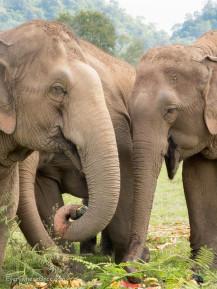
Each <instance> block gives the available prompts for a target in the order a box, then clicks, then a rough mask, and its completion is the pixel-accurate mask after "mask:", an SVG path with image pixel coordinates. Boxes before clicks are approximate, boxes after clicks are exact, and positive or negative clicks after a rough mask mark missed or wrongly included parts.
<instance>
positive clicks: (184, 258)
mask: <svg viewBox="0 0 217 289" xmlns="http://www.w3.org/2000/svg"><path fill="white" fill-rule="evenodd" d="M65 200H66V202H71V201H72V197H71V196H68V195H66V196H65ZM73 202H79V201H78V199H75V198H73ZM188 238H189V224H188V218H187V210H186V205H185V199H184V193H183V188H182V182H181V170H179V172H178V174H177V176H176V177H175V179H174V180H173V181H169V180H168V178H167V174H166V170H165V168H163V170H162V172H161V175H160V178H159V181H158V187H157V192H156V196H155V201H154V208H153V212H152V217H151V225H150V228H149V235H148V241H147V243H148V246H149V248H150V250H151V261H150V262H149V263H147V264H145V263H142V262H138V263H134V264H133V266H134V267H135V268H136V269H137V272H139V273H138V274H139V275H140V276H142V279H143V280H144V281H143V285H142V286H141V287H140V288H155V289H159V288H162V289H163V288H165V289H192V288H207V289H216V288H217V274H216V272H215V271H213V270H211V269H209V264H210V263H211V261H212V258H213V254H212V252H211V251H209V250H208V249H203V250H202V252H201V255H200V256H199V257H198V259H197V260H196V261H192V260H190V258H189V255H190V248H189V242H188ZM76 250H77V253H79V246H78V244H77V246H76ZM97 251H98V252H97V254H96V255H94V256H83V257H82V256H79V255H78V254H76V255H74V256H71V257H70V258H71V263H70V268H69V266H68V265H65V266H63V267H61V266H59V265H62V264H66V257H62V256H60V255H58V254H57V253H56V252H52V250H51V251H47V252H46V253H45V254H43V255H42V254H38V253H36V251H35V250H34V249H31V248H30V247H29V245H28V244H27V243H26V241H25V240H24V238H23V236H22V234H21V233H20V231H19V229H18V227H17V225H16V224H15V223H14V224H13V226H12V228H11V236H10V241H9V244H8V247H7V254H6V261H5V265H4V275H3V280H2V282H1V283H0V289H7V288H14V289H15V288H16V289H18V288H19V289H20V288H23V289H24V288H28V289H31V288H37V289H38V288H44V289H45V288H46V289H48V288H101V289H102V288H110V289H111V288H123V287H120V286H121V285H123V284H124V283H123V282H122V281H121V280H124V279H126V276H127V273H126V271H125V270H124V266H125V264H120V265H115V264H114V262H113V260H112V258H110V257H105V256H101V255H100V253H99V248H97ZM54 256H55V259H56V263H55V264H56V265H54V264H53V263H52V261H51V260H52V259H54ZM62 268H64V269H62ZM192 268H196V273H194V272H193V271H192ZM193 274H198V275H196V277H197V278H199V280H201V278H202V279H203V281H204V283H202V284H201V287H199V285H198V284H197V282H196V281H195V280H193V279H192V275H193ZM18 280H19V282H20V285H19V286H18V284H17V285H15V284H16V282H17V281H18ZM49 280H53V281H49ZM22 283H23V284H28V285H27V287H24V285H23V287H21V284H22ZM30 284H32V287H30ZM37 285H38V286H39V287H37ZM43 285H44V287H42V286H43ZM10 286H11V287H10ZM13 286H14V287H13ZM40 286H41V287H40ZM46 286H47V287H46Z"/></svg>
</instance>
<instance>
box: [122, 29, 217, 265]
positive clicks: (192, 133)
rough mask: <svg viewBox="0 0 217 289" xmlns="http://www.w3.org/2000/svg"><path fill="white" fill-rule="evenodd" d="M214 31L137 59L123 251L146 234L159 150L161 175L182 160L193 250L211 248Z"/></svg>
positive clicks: (132, 255) (216, 208)
mask: <svg viewBox="0 0 217 289" xmlns="http://www.w3.org/2000/svg"><path fill="white" fill-rule="evenodd" d="M216 61H217V32H208V33H206V34H205V35H204V36H202V37H201V38H199V39H198V40H197V41H196V42H195V43H193V44H192V45H191V46H182V45H180V46H178V45H177V46H176V45H172V46H168V47H162V48H155V49H151V50H150V51H148V52H147V54H145V55H144V56H143V58H142V60H141V62H140V64H139V66H138V69H137V76H136V82H135V86H134V90H133V95H132V98H131V99H130V103H129V110H130V116H131V121H132V127H133V128H132V131H133V148H134V168H135V171H134V175H135V191H134V197H135V202H134V214H133V216H134V222H133V226H132V240H131V245H130V247H129V253H128V256H127V258H128V259H132V260H133V259H136V258H137V256H139V255H140V252H141V251H142V248H143V244H144V241H145V238H146V235H147V228H148V223H149V219H150V212H151V208H152V201H153V196H154V191H155V188H156V183H157V178H158V175H159V171H160V168H161V165H162V161H163V158H164V157H166V164H167V169H168V175H169V177H170V178H172V177H173V176H174V175H175V172H176V169H177V167H178V163H179V162H180V161H181V160H184V166H183V183H184V188H185V194H186V200H187V205H188V210H189V217H190V225H191V237H190V242H191V248H192V250H193V252H194V253H196V252H197V251H198V249H199V248H201V246H203V245H207V246H208V247H211V248H213V249H214V251H215V252H216V253H217V222H216V216H217V192H216V190H217V183H216V182H217V171H216V169H217V163H216V159H217V137H216V134H217V62H216Z"/></svg>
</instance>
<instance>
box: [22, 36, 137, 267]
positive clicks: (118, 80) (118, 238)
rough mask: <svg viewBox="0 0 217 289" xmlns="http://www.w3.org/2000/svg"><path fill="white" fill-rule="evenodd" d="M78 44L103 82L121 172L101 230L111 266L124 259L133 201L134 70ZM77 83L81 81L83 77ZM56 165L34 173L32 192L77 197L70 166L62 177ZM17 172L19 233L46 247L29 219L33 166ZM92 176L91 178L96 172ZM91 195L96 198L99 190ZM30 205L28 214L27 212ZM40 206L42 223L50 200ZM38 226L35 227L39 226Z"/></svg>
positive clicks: (41, 231) (57, 197) (37, 221)
mask: <svg viewBox="0 0 217 289" xmlns="http://www.w3.org/2000/svg"><path fill="white" fill-rule="evenodd" d="M79 46H80V48H81V50H82V52H83V53H84V55H85V59H86V60H87V63H89V64H90V65H91V66H92V67H93V68H94V69H95V70H96V71H97V72H98V74H99V76H100V79H101V81H102V84H103V89H104V95H105V99H106V104H107V107H108V110H109V112H110V116H111V119H112V122H113V126H114V129H115V134H116V140H117V145H118V153H119V159H120V169H121V192H120V199H119V202H118V207H117V210H116V213H115V215H114V217H113V219H112V221H111V222H110V224H109V226H108V227H107V228H106V232H107V235H108V236H109V238H110V239H111V241H112V246H113V249H114V251H115V259H116V261H117V262H120V261H122V260H123V259H124V257H125V254H126V251H127V247H128V244H129V237H130V229H131V218H130V216H131V214H132V203H133V172H132V138H131V132H130V123H131V122H130V118H129V114H128V106H127V103H128V101H129V97H130V94H131V91H132V87H133V84H134V79H135V70H134V68H133V67H131V66H130V65H128V64H127V63H125V62H122V61H120V60H118V59H115V58H114V57H112V56H110V55H108V54H106V53H104V52H103V51H101V50H100V49H98V48H96V47H95V46H93V45H92V44H90V43H87V42H85V41H83V40H81V39H79ZM83 82H85V79H84V80H83ZM96 112H97V110H96ZM82 120H83V115H80V116H78V119H77V122H82ZM98 124H99V123H98V122H97V121H95V124H92V129H91V133H92V131H93V130H94V127H95V126H98ZM94 138H95V137H94V135H93V136H92V139H93V140H94ZM97 160H98V157H97ZM55 162H56V163H58V162H60V163H58V165H57V164H56V165H54V163H55ZM62 162H63V164H64V163H65V161H64V160H62ZM25 163H27V166H25ZM65 164H66V163H65ZM61 167H62V164H61V160H60V159H59V160H58V161H57V159H56V158H54V160H53V161H51V162H50V163H49V162H48V163H47V165H44V167H43V168H41V169H40V170H38V178H37V181H36V184H37V186H38V187H39V188H40V189H41V191H40V192H39V193H38V192H37V194H39V195H43V194H44V195H46V197H45V198H49V197H47V196H49V195H52V194H54V195H53V198H54V200H55V202H58V203H59V204H62V199H61V195H60V192H68V193H70V194H78V195H79V194H81V192H83V188H78V187H77V185H76V182H75V183H73V176H71V175H70V174H73V173H72V172H73V168H71V170H69V171H68V173H66V168H64V166H63V168H61ZM22 169H24V170H26V171H25V174H24V176H23V177H22V174H21V201H20V209H19V216H20V218H21V219H22V223H23V224H22V223H21V226H22V229H23V230H24V227H25V230H26V234H25V235H26V236H27V238H28V240H29V241H30V243H31V244H32V245H35V244H36V243H38V241H39V240H41V242H40V243H41V246H42V247H48V246H49V245H50V244H51V243H52V242H51V239H49V240H50V241H49V242H50V243H49V242H48V241H47V240H48V237H49V236H48V234H45V233H46V232H45V229H44V228H43V226H42V223H41V220H40V218H39V215H38V216H36V215H35V214H38V213H37V208H36V204H35V203H34V198H32V197H30V196H33V197H34V173H32V171H36V169H37V168H36V167H34V165H33V162H32V161H31V160H30V161H28V160H26V161H25V162H24V165H23V166H22ZM55 170H56V171H57V174H56V172H54V171H55ZM95 174H96V175H97V172H96V173H95ZM28 175H29V176H28ZM56 175H58V176H56ZM108 177H109V176H108ZM79 178H81V177H80V176H78V179H79ZM53 179H54V181H53ZM51 183H52V184H51ZM37 186H36V187H37ZM73 186H74V187H75V188H74V187H73ZM49 188H52V189H49ZM37 191H38V189H37ZM30 192H31V193H30ZM57 192H58V193H57ZM88 193H89V192H88ZM97 193H98V194H99V192H97ZM103 194H104V193H103V192H101V194H100V198H101V199H100V206H101V210H103V211H104V208H105V205H106V201H105V200H104V199H103V198H102V195H103ZM79 196H81V195H79ZM84 196H85V197H86V194H84V195H82V196H81V197H84ZM51 198H52V197H51ZM42 199H43V197H42ZM33 203H34V210H33V209H32V208H33V207H32V204H33ZM44 203H46V207H48V209H49V210H47V216H44V215H45V214H46V208H44V209H43V207H44V206H43V205H44ZM41 204H42V205H41V208H39V212H40V214H41V216H42V215H43V216H42V218H43V219H47V218H48V217H49V216H50V212H51V210H52V206H53V203H52V202H50V201H42V202H41ZM89 206H90V202H89V205H88V210H87V212H88V211H89V210H90V208H89ZM63 208H64V207H63ZM42 210H44V212H45V213H44V214H42ZM63 210H64V209H63ZM96 210H97V208H96ZM85 215H86V214H84V216H85ZM65 217H66V216H65V215H64V213H63V218H62V219H61V218H60V219H61V220H60V222H59V223H58V225H59V227H58V228H59V231H61V227H65V226H67V222H66V218H65ZM90 221H91V222H93V223H94V222H95V219H94V217H91V218H90ZM27 222H28V224H27ZM40 223H41V225H39V224H40ZM29 224H31V225H29ZM33 228H34V229H33ZM33 232H34V233H35V235H34V234H33ZM61 236H62V237H63V239H68V240H73V236H71V234H67V235H66V234H61ZM30 238H32V240H30Z"/></svg>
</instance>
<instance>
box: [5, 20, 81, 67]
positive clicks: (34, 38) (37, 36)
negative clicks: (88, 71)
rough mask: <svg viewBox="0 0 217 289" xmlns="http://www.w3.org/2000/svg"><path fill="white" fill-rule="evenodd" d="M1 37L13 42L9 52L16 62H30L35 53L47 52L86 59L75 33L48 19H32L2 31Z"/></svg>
mask: <svg viewBox="0 0 217 289" xmlns="http://www.w3.org/2000/svg"><path fill="white" fill-rule="evenodd" d="M1 39H3V40H4V41H6V42H9V43H11V44H12V45H11V46H10V47H9V54H10V55H11V57H12V61H14V63H15V64H19V63H20V64H21V63H22V64H23V63H24V62H28V61H29V60H30V59H29V58H32V56H33V55H36V56H37V57H39V56H40V54H44V53H46V56H47V57H52V58H56V57H57V56H58V55H62V54H63V52H64V54H65V53H66V54H67V55H68V56H70V57H75V56H76V58H78V59H80V60H81V59H82V60H83V59H84V57H83V54H82V51H81V49H80V47H79V44H78V41H77V39H76V37H75V36H74V34H73V33H72V32H70V31H69V30H68V29H67V28H66V27H65V26H64V25H62V24H60V23H56V22H48V21H32V22H28V23H26V24H23V25H21V26H19V27H17V28H15V29H11V30H8V31H5V32H3V33H1Z"/></svg>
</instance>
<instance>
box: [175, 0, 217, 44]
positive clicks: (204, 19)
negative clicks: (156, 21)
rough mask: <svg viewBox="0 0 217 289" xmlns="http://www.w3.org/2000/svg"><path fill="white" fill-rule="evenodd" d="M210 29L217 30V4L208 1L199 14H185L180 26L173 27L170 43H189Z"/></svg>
mask: <svg viewBox="0 0 217 289" xmlns="http://www.w3.org/2000/svg"><path fill="white" fill-rule="evenodd" d="M212 29H217V2H216V1H211V0H209V1H208V2H207V3H206V4H205V6H204V7H203V9H202V11H201V12H197V11H196V12H194V13H193V14H187V15H186V17H185V21H184V22H183V23H182V24H179V25H177V24H176V25H175V26H173V34H172V37H171V42H182V43H190V42H192V41H194V40H195V39H196V38H198V37H200V36H201V35H202V34H203V33H205V32H207V31H209V30H212Z"/></svg>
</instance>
